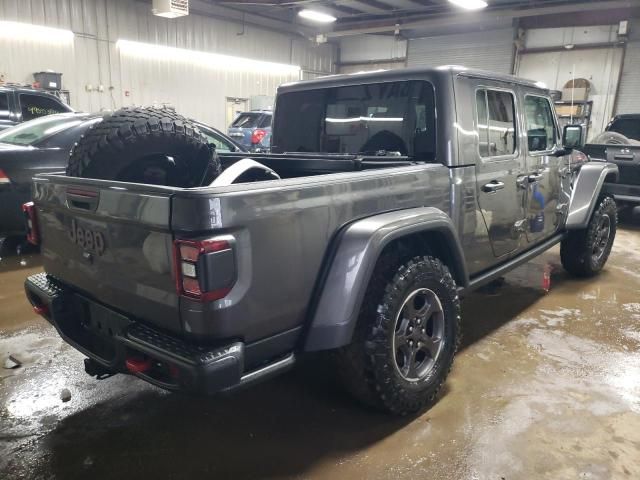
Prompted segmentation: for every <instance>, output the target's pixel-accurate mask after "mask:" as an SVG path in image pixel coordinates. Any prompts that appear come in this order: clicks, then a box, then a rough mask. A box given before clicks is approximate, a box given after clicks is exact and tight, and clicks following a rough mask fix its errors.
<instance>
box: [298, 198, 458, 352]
mask: <svg viewBox="0 0 640 480" xmlns="http://www.w3.org/2000/svg"><path fill="white" fill-rule="evenodd" d="M426 232H437V233H438V234H439V235H440V236H441V237H443V239H444V240H445V242H446V245H447V250H448V253H449V255H448V256H449V261H448V262H447V263H448V266H449V268H450V269H451V273H452V275H453V276H454V278H455V279H456V282H457V283H458V286H460V287H466V286H467V285H468V278H469V277H468V274H467V270H466V265H465V261H464V254H463V251H462V247H461V245H460V242H459V240H458V236H457V234H456V230H455V227H454V225H453V222H452V221H451V218H450V217H449V216H448V215H447V214H445V213H444V212H442V211H441V210H439V209H437V208H433V207H420V208H412V209H407V210H400V211H395V212H389V213H383V214H379V215H375V216H373V217H368V218H365V219H362V220H358V221H355V222H354V223H352V224H350V225H348V226H347V227H345V228H344V229H343V230H342V231H341V233H340V234H339V237H338V241H337V245H336V247H335V248H334V255H333V256H332V257H330V259H329V260H328V261H329V262H330V264H329V266H328V269H327V270H326V272H325V273H326V275H324V281H322V282H320V285H319V287H318V288H319V289H321V291H320V294H319V297H318V298H317V302H316V303H315V308H312V309H311V311H310V326H309V329H308V333H307V336H306V339H305V344H304V350H307V351H315V350H328V349H333V348H338V347H341V346H344V345H347V344H348V343H350V341H351V337H352V335H353V331H354V329H355V325H356V322H357V319H358V314H359V311H360V306H361V304H362V301H363V298H364V294H365V291H366V289H367V287H368V285H369V280H370V279H371V275H372V273H373V270H374V267H375V265H376V262H377V260H378V258H379V256H380V254H381V253H382V251H383V250H384V248H385V247H386V246H387V245H388V244H389V243H391V242H392V241H394V240H397V239H400V238H402V237H405V236H407V235H411V234H415V233H426Z"/></svg>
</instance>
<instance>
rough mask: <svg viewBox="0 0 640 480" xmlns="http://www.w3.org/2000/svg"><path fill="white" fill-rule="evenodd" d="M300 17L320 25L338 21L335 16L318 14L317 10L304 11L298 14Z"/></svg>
mask: <svg viewBox="0 0 640 480" xmlns="http://www.w3.org/2000/svg"><path fill="white" fill-rule="evenodd" d="M298 15H299V16H301V17H302V18H306V19H307V20H311V21H312V22H318V23H332V22H335V21H336V20H337V19H336V17H334V16H333V15H329V14H328V13H322V12H318V11H316V10H309V9H306V8H305V9H304V10H300V11H299V12H298Z"/></svg>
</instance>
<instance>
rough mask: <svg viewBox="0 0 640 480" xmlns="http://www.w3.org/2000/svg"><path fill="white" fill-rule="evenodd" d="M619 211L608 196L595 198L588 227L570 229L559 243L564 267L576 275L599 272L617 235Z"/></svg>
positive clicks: (583, 275)
mask: <svg viewBox="0 0 640 480" xmlns="http://www.w3.org/2000/svg"><path fill="white" fill-rule="evenodd" d="M617 223H618V211H617V207H616V202H615V201H614V200H613V198H611V197H602V198H600V199H599V201H598V205H597V206H596V208H595V210H594V212H593V214H592V215H591V220H590V221H589V224H588V225H587V228H585V229H583V230H575V231H570V232H569V236H568V237H567V238H565V239H564V240H563V241H562V244H561V245H560V260H561V261H562V266H563V267H564V269H565V270H566V271H567V272H569V273H570V274H572V275H575V276H577V277H590V276H593V275H596V274H597V273H599V272H600V271H601V270H602V268H603V267H604V265H605V264H606V263H607V259H608V258H609V254H610V253H611V248H612V247H613V241H614V239H615V237H616V229H617Z"/></svg>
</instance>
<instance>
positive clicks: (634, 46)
mask: <svg viewBox="0 0 640 480" xmlns="http://www.w3.org/2000/svg"><path fill="white" fill-rule="evenodd" d="M626 48H627V51H626V54H625V58H624V67H623V70H622V78H621V80H620V85H619V86H618V99H617V103H616V112H615V113H640V19H638V18H635V19H633V20H632V22H631V34H630V38H629V43H627V47H626Z"/></svg>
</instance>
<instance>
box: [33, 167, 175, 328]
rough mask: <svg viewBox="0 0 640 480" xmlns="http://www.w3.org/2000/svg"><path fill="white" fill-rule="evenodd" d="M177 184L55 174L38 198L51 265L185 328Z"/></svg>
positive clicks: (85, 286) (107, 297) (92, 291)
mask: <svg viewBox="0 0 640 480" xmlns="http://www.w3.org/2000/svg"><path fill="white" fill-rule="evenodd" d="M171 195H172V190H171V189H170V188H165V187H156V186H150V185H138V184H122V183H118V182H108V181H101V180H92V179H82V178H71V177H64V176H57V175H48V176H44V177H41V178H36V179H35V183H34V201H35V204H36V208H37V220H38V227H39V230H40V238H41V244H42V245H41V248H42V257H43V264H44V267H45V270H46V272H47V273H49V274H51V275H53V276H55V277H57V278H58V279H60V280H62V281H63V282H65V283H67V284H69V285H71V286H73V287H75V288H76V289H78V290H80V291H81V292H84V293H85V294H88V295H89V296H92V297H94V298H96V299H99V300H100V302H103V303H105V304H107V305H109V306H111V307H114V308H116V309H118V310H121V311H123V312H126V313H127V314H129V315H132V316H134V317H137V318H139V319H142V320H146V321H148V322H149V323H152V324H154V325H157V326H158V327H161V328H165V329H168V330H173V331H180V330H181V326H180V315H179V301H178V295H177V293H176V287H175V282H174V280H173V273H172V270H173V262H172V258H173V256H172V255H173V253H172V252H173V249H172V245H173V238H172V234H171V229H170V211H171V210H170V202H171Z"/></svg>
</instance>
